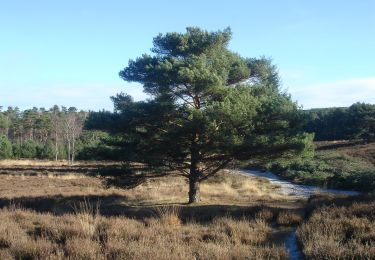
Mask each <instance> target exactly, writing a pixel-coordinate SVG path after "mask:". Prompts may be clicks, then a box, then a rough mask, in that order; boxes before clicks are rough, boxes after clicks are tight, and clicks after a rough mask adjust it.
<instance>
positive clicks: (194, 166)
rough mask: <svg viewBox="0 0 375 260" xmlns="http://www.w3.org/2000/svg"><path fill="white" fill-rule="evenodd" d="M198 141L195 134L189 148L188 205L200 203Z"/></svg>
mask: <svg viewBox="0 0 375 260" xmlns="http://www.w3.org/2000/svg"><path fill="white" fill-rule="evenodd" d="M198 139H199V136H198V133H196V134H195V136H194V139H193V140H192V142H191V147H190V156H191V158H190V173H189V175H190V176H189V203H196V202H199V201H200V196H199V195H200V194H199V191H200V189H199V177H200V176H199V175H200V174H199V169H198V163H199V148H198V144H197V141H198Z"/></svg>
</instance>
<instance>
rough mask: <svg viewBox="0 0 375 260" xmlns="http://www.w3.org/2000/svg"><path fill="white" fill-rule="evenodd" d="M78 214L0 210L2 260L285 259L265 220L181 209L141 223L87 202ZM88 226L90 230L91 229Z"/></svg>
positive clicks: (284, 254)
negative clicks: (185, 215) (196, 216)
mask: <svg viewBox="0 0 375 260" xmlns="http://www.w3.org/2000/svg"><path fill="white" fill-rule="evenodd" d="M82 207H83V209H82V210H81V211H77V213H76V214H66V215H62V216H54V215H50V214H40V213H36V212H32V211H28V210H23V209H15V208H13V209H10V208H4V209H1V210H0V219H1V220H2V224H1V225H0V258H1V259H61V258H70V259H286V258H287V252H286V251H285V249H284V248H283V247H281V246H275V245H270V244H269V243H268V242H267V237H268V236H269V234H270V232H271V227H270V226H269V224H267V223H266V222H265V221H264V220H261V219H257V218H256V219H246V218H243V219H240V220H235V219H232V218H230V217H221V218H216V219H214V221H212V222H209V223H205V224H199V223H195V222H186V223H182V221H181V220H179V209H178V208H173V207H169V208H161V209H159V211H158V214H157V215H156V216H155V217H153V218H149V219H145V220H143V221H140V220H135V219H130V218H126V217H103V216H100V215H99V214H98V213H97V212H96V211H95V210H94V209H95V207H92V206H90V205H89V204H87V203H86V202H83V205H82ZM88 227H89V228H88Z"/></svg>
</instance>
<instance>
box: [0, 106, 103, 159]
mask: <svg viewBox="0 0 375 260" xmlns="http://www.w3.org/2000/svg"><path fill="white" fill-rule="evenodd" d="M89 113H90V112H85V111H78V110H77V109H76V108H75V107H70V108H66V107H58V106H54V107H52V108H50V109H45V108H35V107H34V108H32V109H27V110H24V111H21V110H20V109H19V108H17V107H15V108H13V107H8V109H7V110H5V111H3V110H0V159H11V158H12V159H19V158H30V159H55V160H61V159H66V160H69V161H70V162H71V163H73V162H74V160H75V159H76V158H77V159H92V158H93V159H96V157H98V156H99V155H98V150H99V148H100V147H101V146H103V145H104V144H103V142H102V140H103V139H105V138H107V137H108V135H107V134H106V133H104V132H100V131H88V130H85V129H84V124H85V121H86V118H87V116H88V115H89ZM99 157H106V156H105V155H100V156H99ZM107 157H108V156H107Z"/></svg>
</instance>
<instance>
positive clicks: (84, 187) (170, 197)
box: [0, 160, 291, 205]
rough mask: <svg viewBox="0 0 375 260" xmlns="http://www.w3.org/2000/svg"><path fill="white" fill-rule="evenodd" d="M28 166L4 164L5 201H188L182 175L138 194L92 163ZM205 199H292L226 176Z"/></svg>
mask: <svg viewBox="0 0 375 260" xmlns="http://www.w3.org/2000/svg"><path fill="white" fill-rule="evenodd" d="M29 162H30V161H28V160H23V161H20V162H18V161H9V160H7V161H0V163H3V164H4V165H5V164H6V165H8V166H7V167H3V168H2V169H0V173H2V174H1V178H0V198H8V199H16V198H20V197H31V198H32V197H40V196H43V197H51V196H63V197H68V196H119V197H123V201H122V203H125V204H127V205H149V204H170V203H185V202H186V201H187V194H188V183H187V179H185V178H183V177H180V176H168V177H158V178H151V179H148V180H146V181H145V182H144V183H142V184H141V185H139V186H137V187H135V188H133V189H121V188H116V187H112V188H108V187H106V185H105V184H104V183H103V179H101V178H98V177H95V176H92V174H91V173H95V165H94V163H93V162H91V163H89V162H82V163H81V165H77V166H75V167H66V166H62V165H60V166H57V165H58V164H59V162H57V163H56V162H48V161H31V164H32V165H26V164H27V163H29ZM18 164H19V165H18ZM24 164H25V165H24ZM56 164H57V165H56ZM103 164H105V163H102V165H101V164H99V165H98V166H103ZM98 166H96V167H98ZM87 172H89V173H90V174H88V173H87ZM201 199H202V203H210V204H215V203H216V204H217V203H220V204H233V203H235V204H236V203H248V202H259V201H260V202H262V201H263V202H264V201H275V200H279V201H281V200H282V201H285V200H286V199H291V198H288V197H287V196H285V195H283V194H281V193H278V192H277V191H276V187H275V186H274V185H272V184H270V183H269V182H267V181H265V180H264V179H261V178H253V177H248V176H244V175H240V174H236V173H233V172H229V171H223V172H221V173H219V174H218V175H217V176H214V177H213V178H212V179H208V180H207V181H205V182H202V183H201Z"/></svg>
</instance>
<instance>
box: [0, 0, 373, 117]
mask: <svg viewBox="0 0 375 260" xmlns="http://www.w3.org/2000/svg"><path fill="white" fill-rule="evenodd" d="M374 14H375V1H372V0H367V1H366V0H361V1H354V0H352V1H348V0H341V1H339V0H330V1H323V0H316V1H307V0H305V1H301V0H299V1H297V0H296V1H289V0H284V1H279V0H272V1H271V0H265V1H252V0H247V1H246V0H243V1H240V0H231V1H220V0H216V1H213V0H206V1H202V0H201V1H197V0H190V1H172V0H170V1H167V0H164V1H162V0H159V1H144V0H139V1H114V0H108V1H95V0H91V1H83V0H82V1H79V0H64V1H57V0H55V1H53V0H45V1H41V0H33V1H28V0H23V1H21V0H0V105H1V106H3V107H8V106H19V107H20V108H30V107H33V106H37V107H47V108H49V107H51V106H52V105H53V104H58V105H65V106H76V107H78V108H80V109H91V110H99V109H103V108H104V109H108V110H111V109H112V103H111V101H110V99H109V97H110V96H111V95H114V94H116V93H118V92H121V91H123V92H127V93H129V94H131V95H133V96H134V97H135V99H137V100H140V99H144V98H145V97H146V96H145V95H144V94H143V93H142V87H141V86H139V85H137V84H131V83H127V82H124V81H122V80H121V79H120V78H119V77H118V72H119V71H120V70H121V69H122V68H124V67H125V66H126V65H127V62H128V60H129V59H132V58H136V57H138V56H140V55H141V54H142V53H145V52H149V50H150V48H151V47H152V38H153V37H155V36H156V35H157V34H158V33H159V32H162V33H163V32H171V31H179V32H183V31H184V30H185V28H186V27H187V26H199V27H201V28H204V29H207V30H210V31H211V30H218V29H224V28H225V27H227V26H230V27H231V28H232V31H233V40H232V42H231V44H230V48H231V49H232V50H234V51H236V52H238V53H239V54H241V55H242V56H245V57H258V56H261V55H265V56H267V57H272V58H273V60H274V63H275V64H277V65H278V68H279V71H280V75H281V77H282V82H283V88H285V89H286V90H287V91H288V92H289V93H291V95H292V97H293V99H295V100H297V101H298V103H299V104H300V105H302V106H303V107H304V108H311V107H327V106H347V105H350V104H352V103H354V102H356V101H363V102H369V103H375V32H374V28H375V15H374Z"/></svg>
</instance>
